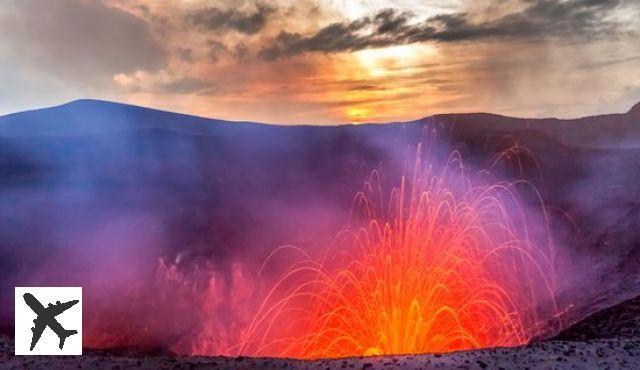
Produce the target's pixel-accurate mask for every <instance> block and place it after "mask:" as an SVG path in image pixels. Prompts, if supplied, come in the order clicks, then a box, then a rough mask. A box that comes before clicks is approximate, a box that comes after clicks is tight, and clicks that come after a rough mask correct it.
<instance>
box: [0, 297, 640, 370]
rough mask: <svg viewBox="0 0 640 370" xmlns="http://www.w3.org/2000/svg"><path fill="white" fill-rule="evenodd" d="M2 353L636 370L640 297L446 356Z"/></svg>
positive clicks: (122, 363) (86, 359) (25, 362)
mask: <svg viewBox="0 0 640 370" xmlns="http://www.w3.org/2000/svg"><path fill="white" fill-rule="evenodd" d="M0 351H1V352H0V363H1V365H0V367H2V368H8V369H25V368H28V369H74V368H90V369H177V368H186V369H318V370H320V369H322V370H325V369H326V370H332V369H370V370H374V369H385V370H389V369H434V368H438V369H558V368H562V369H638V368H640V297H637V298H634V299H631V300H629V301H626V302H623V303H621V304H618V305H616V306H613V307H609V308H606V309H604V310H602V311H600V312H598V313H595V314H593V315H591V316H589V317H587V318H586V319H584V320H582V321H581V322H579V323H577V324H575V325H573V326H571V327H570V328H568V329H567V330H565V331H563V332H562V333H560V334H559V335H558V336H556V337H555V338H553V339H551V340H547V341H541V342H536V343H532V344H529V345H527V346H523V347H518V348H496V349H484V350H477V351H462V352H456V353H450V354H425V355H407V356H381V357H355V358H347V359H326V360H316V361H302V360H293V359H279V358H251V357H182V356H173V355H170V354H163V353H158V352H156V353H153V352H149V351H145V352H143V351H137V350H135V349H119V350H108V351H106V350H90V349H89V350H85V354H84V355H83V356H39V357H32V356H13V341H12V340H11V339H10V338H8V337H7V336H3V337H0Z"/></svg>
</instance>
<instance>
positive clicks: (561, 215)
mask: <svg viewBox="0 0 640 370" xmlns="http://www.w3.org/2000/svg"><path fill="white" fill-rule="evenodd" d="M425 127H438V128H439V129H440V130H441V131H442V132H443V133H444V137H445V141H446V142H447V143H448V144H450V146H451V147H453V149H455V150H458V151H459V152H460V153H461V154H462V156H463V158H464V159H465V163H467V164H468V165H470V166H472V167H475V168H489V167H493V168H494V169H495V170H496V172H499V173H500V175H502V177H504V178H505V179H506V180H517V179H522V178H524V179H526V180H528V181H530V182H531V183H533V185H535V187H536V188H537V189H538V191H539V192H540V196H541V197H542V199H543V200H544V203H545V204H546V205H547V206H548V208H549V209H550V210H552V213H553V215H557V216H554V217H552V219H551V223H552V225H551V226H552V229H553V231H554V237H555V238H556V239H557V244H558V245H559V246H562V248H566V249H568V250H570V252H571V253H569V255H572V254H573V255H581V256H585V258H583V259H582V260H581V264H577V265H575V266H573V268H574V270H575V271H574V272H575V273H572V274H568V275H567V276H565V277H564V280H563V281H562V282H561V283H562V284H561V287H560V289H559V290H558V296H557V299H558V301H559V304H560V305H561V306H562V307H568V310H567V312H563V314H564V315H566V317H567V318H568V319H567V323H573V322H578V321H580V320H581V319H583V318H585V317H587V316H589V315H591V314H593V313H595V312H599V311H600V310H602V309H604V308H606V307H609V306H612V305H615V304H617V303H619V302H621V301H624V300H626V299H629V298H632V297H635V296H637V295H638V294H640V290H639V287H640V279H639V275H638V271H637V265H638V262H640V233H638V231H637V225H638V224H640V161H638V160H637V158H639V157H640V105H638V106H636V107H634V108H633V109H631V110H630V111H629V112H626V113H622V114H610V115H603V116H595V117H585V118H580V119H572V120H558V119H520V118H512V117H504V116H499V115H493V114H484V113H478V114H450V115H436V116H431V117H426V118H424V119H421V120H416V121H412V122H403V123H391V124H384V125H359V126H352V125H345V126H339V127H310V126H294V127H280V126H269V125H262V124H256V123H248V122H224V121H219V120H211V119H205V118H200V117H193V116H186V115H180V114H174V113H169V112H162V111H157V110H151V109H146V108H141V107H135V106H129V105H122V104H117V103H110V102H102V101H91V100H82V101H76V102H72V103H69V104H66V105H63V106H58V107H53V108H46V109H41V110H35V111H29V112H22V113H16V114H12V115H7V116H3V117H0V199H1V200H2V201H0V256H1V257H0V302H12V300H13V298H12V297H13V287H15V286H33V285H36V286H37V285H42V286H49V285H69V286H77V285H82V286H84V287H85V290H84V291H85V293H86V294H87V296H85V302H83V307H85V310H86V312H87V314H86V316H85V317H92V316H93V315H90V313H95V312H96V311H99V310H100V309H104V307H105V306H104V304H105V302H107V304H108V305H109V306H108V307H110V308H112V309H113V311H114V312H118V311H124V308H126V309H128V310H130V311H126V315H125V316H126V317H127V318H129V319H130V321H127V322H126V323H127V324H128V328H129V330H130V332H132V333H144V336H143V337H136V338H135V340H130V341H124V342H122V343H111V344H110V345H104V344H102V345H101V343H97V344H96V341H95V340H93V341H91V340H89V341H87V340H85V345H87V346H89V347H94V348H95V347H99V348H105V347H111V348H112V347H126V348H147V349H148V348H160V349H161V350H160V351H159V353H160V354H163V353H167V348H171V346H172V345H173V344H174V343H175V341H176V340H177V339H176V338H181V337H184V335H185V333H188V332H189V330H188V329H189V327H190V326H191V325H193V323H192V322H190V321H189V320H188V318H189V317H190V315H182V316H177V315H174V313H175V312H171V311H168V312H164V311H162V310H155V311H154V312H160V313H163V312H164V313H166V315H165V316H158V317H155V318H156V319H157V318H160V320H156V321H149V320H148V316H152V315H147V314H146V313H147V312H149V310H148V307H144V306H136V305H134V304H132V303H131V302H129V301H127V300H126V299H120V298H119V297H118V295H117V294H113V292H117V291H118V289H119V288H120V287H122V286H130V285H136V286H137V283H138V282H141V281H142V282H144V281H145V279H148V278H149V276H153V273H154V271H155V268H156V267H157V265H156V263H157V261H158V259H159V258H163V259H166V260H169V261H176V264H179V265H180V266H182V267H181V268H185V269H189V268H190V266H192V264H193V263H197V262H198V261H201V260H203V259H204V260H208V259H215V260H216V261H219V262H218V265H219V267H220V268H221V269H224V268H225V266H227V265H228V264H227V263H226V262H229V261H233V258H234V257H235V256H237V255H239V254H240V255H246V254H250V255H252V256H253V255H254V253H255V256H259V255H264V252H265V251H266V250H271V249H273V248H274V247H275V246H278V245H282V244H287V243H291V244H295V245H299V246H301V247H304V246H305V243H308V241H309V240H313V239H315V238H316V236H317V235H327V234H329V235H330V234H331V233H332V232H334V231H335V230H336V229H337V228H339V227H340V226H342V225H343V220H344V219H345V218H346V215H344V214H340V211H338V212H337V213H336V209H337V208H339V207H340V206H342V205H344V204H351V202H352V200H353V194H354V193H355V192H357V191H358V190H360V189H361V186H362V181H363V179H366V178H367V177H368V176H369V174H370V173H371V170H372V169H374V168H377V166H378V165H379V164H380V163H389V162H391V161H393V160H394V158H393V157H394V156H395V155H396V154H397V153H398V147H400V148H406V146H407V145H408V144H412V143H415V142H416V138H420V137H422V136H423V133H424V130H425ZM505 153H506V154H505ZM501 155H502V156H504V155H513V156H514V157H517V158H518V160H517V161H516V162H511V163H512V164H511V165H508V164H504V163H503V162H500V163H498V165H497V166H494V164H495V163H497V162H496V161H495V159H496V157H497V156H501ZM513 163H515V165H514V164H513ZM387 173H388V174H389V176H391V175H394V173H393V168H387ZM308 194H314V196H315V197H316V198H317V199H321V200H322V201H321V202H313V201H310V198H309V197H308ZM283 204H284V205H287V207H286V212H279V213H274V212H272V209H274V207H273V205H283ZM338 205H339V206H338ZM301 214H304V215H306V216H307V217H297V216H299V215H301ZM326 214H330V215H331V216H329V217H327V216H325V215H326ZM292 215H293V216H292ZM553 215H552V216H553ZM308 218H312V219H313V220H314V222H313V223H312V224H310V223H308V222H306V220H307V219H308ZM159 230H160V231H161V232H160V231H159ZM292 231H295V232H292ZM42 256H46V258H42ZM259 262H261V261H259ZM565 262H567V261H565ZM571 263H572V261H568V265H571ZM227 272H228V271H227ZM96 282H98V283H100V284H103V283H105V282H106V283H108V284H107V286H106V287H104V289H102V287H103V285H100V289H90V288H89V287H90V286H91V285H92V284H94V283H96ZM134 283H135V284H134ZM96 286H97V285H96ZM94 287H95V286H94ZM91 299H93V300H92V301H89V300H91ZM87 301H89V302H87ZM95 302H97V303H95ZM84 303H87V304H86V305H85V304H84ZM132 307H133V308H132ZM12 323H13V305H12V304H4V303H3V304H0V327H6V328H8V330H7V331H8V332H11V331H12V328H11V327H12ZM85 333H91V330H87V331H85ZM94 334H104V333H94ZM556 334H559V333H555V332H553V333H552V332H550V333H548V335H547V336H545V338H546V337H553V336H554V335H556ZM559 335H563V334H562V333H560V334H559ZM558 338H562V337H558ZM88 339H93V338H88ZM569 339H571V338H569ZM571 340H573V339H571ZM92 344H93V345H92ZM2 345H3V351H4V352H3V353H4V354H3V360H6V361H4V364H5V365H6V366H18V365H22V364H24V362H22V361H26V362H29V363H28V365H29V366H30V367H31V366H35V367H37V366H45V365H46V364H47V362H44V361H45V360H47V361H55V362H56V363H57V362H59V364H54V367H74V366H76V365H86V366H98V367H100V366H103V367H111V366H120V367H129V366H133V365H135V366H146V367H150V368H155V367H165V366H176V365H185V366H189V365H190V364H193V365H197V364H199V363H202V364H209V365H213V364H214V362H215V363H217V364H218V365H219V366H221V367H224V366H227V365H228V366H229V367H236V368H243V367H244V368H254V367H256V366H263V365H264V364H265V363H264V362H263V361H267V362H266V364H268V365H269V366H271V365H276V366H278V367H284V366H285V365H287V366H291V365H297V366H302V367H304V366H308V367H312V368H325V367H339V368H340V367H342V365H343V364H344V363H343V362H342V361H343V360H335V361H329V360H326V361H317V362H300V361H289V360H261V359H257V360H256V359H254V360H251V359H247V358H240V359H236V358H215V357H207V358H200V357H193V358H183V357H173V356H166V355H160V354H158V352H153V353H151V354H149V353H148V352H143V353H140V352H139V351H135V350H126V351H120V352H118V351H115V352H114V351H111V352H109V351H107V350H106V349H103V350H89V349H88V350H87V351H86V353H87V354H89V356H84V357H83V358H50V359H44V358H19V359H18V358H14V357H11V356H10V355H9V353H12V349H11V341H10V340H8V339H3V341H2ZM635 348H636V338H635V337H631V338H624V339H618V338H617V337H616V338H611V337H597V338H586V339H584V340H583V339H580V341H579V342H573V341H572V342H555V341H552V342H536V343H534V344H531V345H529V346H525V347H521V348H516V349H489V350H480V351H474V352H465V353H455V354H450V355H425V356H408V357H391V358H364V359H353V360H347V363H346V364H344V365H345V367H350V365H353V366H354V367H360V368H367V367H383V366H387V368H388V366H392V365H394V364H402V363H407V364H409V363H411V364H412V366H415V367H416V368H420V367H431V366H436V365H437V364H440V365H442V366H445V365H447V366H463V367H464V366H468V367H485V366H486V367H497V366H503V367H508V368H513V367H534V366H538V365H536V363H534V362H531V361H538V362H537V364H539V366H549V367H559V366H565V367H566V366H568V367H571V365H576V366H577V367H597V368H600V367H606V366H611V367H623V366H625V365H630V366H631V367H634V366H632V365H637V363H636V357H637V355H638V352H637V351H636V349H635ZM131 351H133V352H131ZM394 358H395V359H396V360H397V361H394ZM492 359H495V360H496V361H499V362H500V363H498V362H491V361H492ZM583 360H584V361H583ZM41 361H42V362H41ZM67 361H68V362H67ZM76 361H77V362H76ZM83 361H88V362H86V363H85V362H83ZM113 361H115V362H113ZM467 361H468V362H467ZM478 361H479V362H478ZM49 364H51V363H49ZM225 364H226V365H225ZM369 364H371V365H369ZM636 367H637V366H636Z"/></svg>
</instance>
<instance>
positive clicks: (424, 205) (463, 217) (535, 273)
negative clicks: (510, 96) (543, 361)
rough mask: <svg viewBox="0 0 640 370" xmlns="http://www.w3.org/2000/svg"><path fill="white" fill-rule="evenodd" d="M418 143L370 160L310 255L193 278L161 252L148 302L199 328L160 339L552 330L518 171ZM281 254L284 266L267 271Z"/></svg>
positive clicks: (494, 335) (546, 240) (324, 347)
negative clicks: (475, 168)
mask: <svg viewBox="0 0 640 370" xmlns="http://www.w3.org/2000/svg"><path fill="white" fill-rule="evenodd" d="M416 152H417V154H416V156H415V160H411V161H406V163H405V168H406V169H405V170H404V171H403V173H404V175H401V176H400V178H399V181H398V182H397V183H396V184H395V185H394V184H392V186H388V187H387V186H385V184H383V183H384V180H383V178H384V177H383V176H382V175H381V172H379V171H373V172H372V174H371V176H370V178H369V181H367V182H366V183H365V186H364V188H363V190H362V191H360V192H359V193H357V194H356V196H355V198H354V201H353V204H352V211H351V214H352V217H351V222H350V223H349V226H348V227H346V228H345V229H344V230H342V231H341V232H340V233H339V234H338V235H337V236H336V237H335V239H334V240H333V242H332V243H330V244H329V245H326V246H325V247H324V248H320V250H321V251H320V253H318V255H319V256H313V254H312V253H311V252H309V251H307V250H303V249H302V248H297V247H293V246H283V247H280V248H277V249H276V250H274V251H273V252H272V253H271V254H270V255H269V257H268V258H267V259H266V261H265V262H264V264H263V265H262V268H261V270H260V271H259V272H258V273H257V274H251V273H249V272H248V270H249V269H248V268H247V267H246V266H244V265H242V263H239V262H230V263H232V264H233V268H232V269H231V270H232V275H233V276H232V278H231V279H230V280H231V281H233V285H232V286H224V284H222V283H221V282H222V279H221V278H220V276H217V275H216V274H215V273H211V274H210V277H209V278H208V282H207V283H206V285H205V286H204V287H203V286H202V284H200V285H198V284H195V283H193V282H192V281H190V278H189V277H188V276H193V274H191V275H187V274H181V273H180V272H178V269H177V268H175V267H174V266H172V265H170V264H167V263H165V262H162V264H161V266H160V270H159V271H160V275H161V278H162V279H163V280H164V281H165V283H170V284H173V292H172V293H171V292H170V293H168V294H163V295H162V296H163V297H165V299H167V297H169V298H168V300H170V302H164V303H163V302H159V304H158V305H157V307H160V309H162V307H164V306H165V305H167V304H168V305H176V306H178V305H182V306H184V307H190V309H191V310H192V311H198V312H191V316H194V317H198V319H197V320H198V321H199V322H198V324H197V325H198V328H197V329H196V330H195V332H194V331H191V332H190V333H188V334H187V335H184V336H183V337H182V338H180V339H179V340H178V341H177V342H176V343H175V344H174V345H173V348H172V349H173V350H174V351H176V352H178V353H183V354H189V355H249V356H275V357H293V358H301V359H313V358H335V357H347V356H371V355H388V354H416V353H442V352H450V351H456V350H464V349H474V348H487V347H501V346H502V347H504V346H516V345H521V344H525V343H527V342H528V341H530V340H531V339H532V338H534V337H537V336H540V335H545V334H547V333H549V332H550V331H553V330H555V326H556V325H558V324H560V323H559V322H558V320H559V319H558V317H559V314H558V312H559V311H558V308H557V306H556V303H555V299H554V297H555V296H554V293H555V290H554V252H555V250H554V245H553V242H552V241H551V240H552V239H551V238H550V235H549V232H548V229H547V228H546V226H545V225H546V221H545V220H544V217H540V216H536V215H535V214H533V213H532V212H531V211H530V210H529V209H528V208H527V206H525V205H524V202H523V201H522V200H521V198H520V195H519V194H518V191H516V187H517V185H519V184H520V183H506V182H498V181H495V180H494V179H493V178H492V177H491V176H489V175H488V174H487V173H486V172H483V173H482V174H483V175H476V174H473V175H469V174H467V172H466V171H467V169H466V168H465V166H464V165H463V162H462V158H461V155H460V154H459V153H457V152H453V153H452V154H451V155H450V156H448V158H446V159H445V160H444V161H442V160H437V156H436V155H435V154H433V153H427V154H425V153H422V147H421V146H418V148H417V151H416ZM543 213H544V212H543ZM292 253H294V254H296V256H297V257H296V258H295V260H294V261H293V263H292V262H291V259H287V258H286V257H290V255H291V254H292ZM282 261H286V265H287V266H288V267H286V268H285V269H284V272H283V273H281V274H276V275H277V278H275V279H269V278H266V277H265V276H266V275H265V274H264V272H265V271H267V270H269V269H271V270H273V267H272V266H274V265H276V263H275V262H280V266H281V265H282ZM200 269H201V270H207V266H206V265H205V267H204V268H202V267H200ZM165 285H166V284H165ZM161 290H162V291H165V293H166V292H167V291H172V290H171V289H166V288H161ZM202 290H204V293H198V291H202ZM193 302H197V303H196V304H195V305H194V303H193ZM157 303H158V302H157ZM189 305H191V306H189ZM220 307H225V309H224V310H222V311H221V310H220V309H219V308H220ZM187 310H188V309H187ZM182 311H183V312H184V311H185V310H184V309H183V310H182ZM221 312H224V313H221ZM157 324H158V323H152V324H151V325H150V326H154V325H157ZM159 324H160V326H166V325H167V321H166V320H162V323H159ZM123 326H125V325H123ZM89 329H91V328H89ZM96 330H97V328H96ZM145 330H147V329H145ZM94 331H95V330H94ZM100 331H102V332H105V329H104V328H102V329H100ZM106 331H108V330H106ZM103 337H104V336H103ZM90 339H91V338H90ZM93 339H95V338H93ZM89 342H90V343H93V344H95V345H97V346H100V347H103V346H110V345H114V340H106V341H105V340H102V341H98V340H90V341H89ZM115 342H117V344H119V345H122V344H123V342H122V340H121V338H120V339H117V340H115ZM126 342H127V343H129V344H131V343H136V342H137V341H136V340H133V341H131V340H130V339H127V340H126Z"/></svg>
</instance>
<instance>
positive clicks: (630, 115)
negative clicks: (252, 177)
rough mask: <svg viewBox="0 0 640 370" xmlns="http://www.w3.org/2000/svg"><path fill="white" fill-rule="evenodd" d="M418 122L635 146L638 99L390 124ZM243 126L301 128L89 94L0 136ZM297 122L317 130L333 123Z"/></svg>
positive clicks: (2, 126) (34, 113)
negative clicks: (591, 108)
mask: <svg viewBox="0 0 640 370" xmlns="http://www.w3.org/2000/svg"><path fill="white" fill-rule="evenodd" d="M421 122H436V123H439V124H443V125H445V126H460V125H461V126H464V131H465V132H469V131H478V130H481V131H491V132H500V131H509V132H512V131H513V130H536V131H541V132H544V133H545V134H546V135H549V136H551V137H555V138H557V139H558V140H559V141H561V142H564V143H566V144H569V145H577V146H594V147H610V146H611V145H614V146H622V147H628V146H631V147H636V146H638V145H640V140H636V138H639V139H640V103H638V104H636V105H635V106H633V107H632V108H631V109H630V110H629V111H628V112H626V113H614V114H605V115H597V116H589V117H583V118H575V119H557V118H517V117H509V116H503V115H498V114H491V113H460V114H436V115H432V116H428V117H425V118H422V119H418V120H414V121H405V122H393V124H400V125H406V124H416V123H421ZM372 125H385V124H372ZM242 126H244V127H246V126H254V127H255V126H268V127H280V128H286V127H301V125H283V126H279V125H272V124H263V123H258V122H248V121H227V120H221V119H215V118H206V117H200V116H194V115H189V114H182V113H174V112H169V111H163V110H158V109H152V108H145V107H140V106H135V105H129V104H123V103H116V102H110V101H102V100H91V99H82V100H75V101H71V102H69V103H66V104H62V105H59V106H54V107H50V108H42V109H35V110H29V111H24V112H18V113H12V114H8V115H5V116H0V135H2V136H47V135H63V136H66V135H90V134H99V133H104V132H113V131H120V130H144V129H162V130H176V131H180V132H184V133H190V134H196V135H207V134H212V133H215V131H216V129H217V128H220V127H225V128H226V129H232V127H236V128H238V129H239V128H240V127H242ZM302 126H303V127H310V128H315V129H317V130H324V129H326V128H327V127H336V126H306V125H302ZM344 126H345V125H342V126H337V127H344ZM346 126H352V125H346ZM357 126H368V125H357ZM630 138H631V140H630ZM636 141H638V142H636Z"/></svg>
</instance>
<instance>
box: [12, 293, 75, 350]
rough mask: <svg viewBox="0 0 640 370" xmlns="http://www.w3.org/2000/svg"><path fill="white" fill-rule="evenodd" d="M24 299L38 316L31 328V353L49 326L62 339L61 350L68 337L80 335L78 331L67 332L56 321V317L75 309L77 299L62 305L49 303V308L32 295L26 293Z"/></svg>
mask: <svg viewBox="0 0 640 370" xmlns="http://www.w3.org/2000/svg"><path fill="white" fill-rule="evenodd" d="M22 297H23V298H24V301H25V302H26V303H27V305H28V306H29V307H31V310H33V312H35V313H36V315H38V317H37V318H36V319H35V320H33V324H34V326H33V328H31V331H32V332H33V337H31V348H30V349H29V351H33V348H34V347H35V346H36V343H38V341H39V340H40V337H41V336H42V332H43V331H44V329H46V328H47V326H48V327H50V328H51V330H53V331H54V332H55V333H56V335H57V336H58V338H60V346H59V347H60V349H62V347H63V346H64V341H65V339H67V337H69V336H71V335H73V334H77V333H78V331H77V330H66V329H65V328H63V327H62V325H60V323H59V322H58V320H56V316H58V315H60V314H61V313H63V312H64V311H66V310H68V309H69V308H71V307H73V305H75V304H76V303H78V302H79V300H77V299H76V300H74V301H69V302H65V303H60V301H58V302H56V304H55V305H53V304H51V303H49V305H48V306H47V307H44V306H43V305H42V303H40V301H38V300H37V299H36V297H34V296H33V294H31V293H25V294H24V295H23V296H22Z"/></svg>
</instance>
